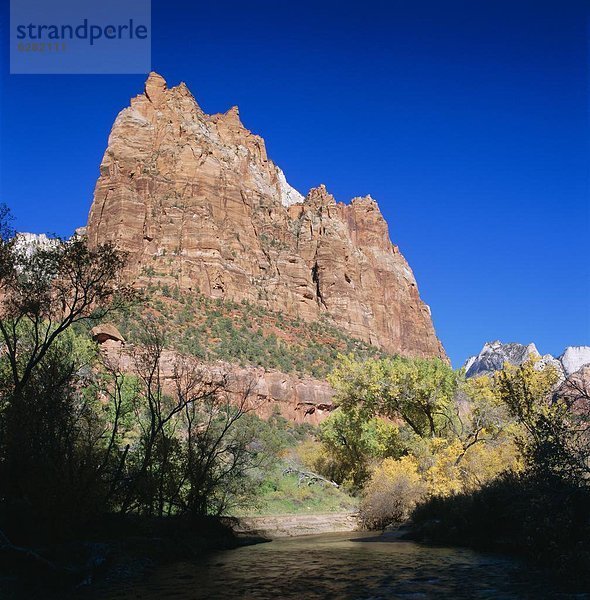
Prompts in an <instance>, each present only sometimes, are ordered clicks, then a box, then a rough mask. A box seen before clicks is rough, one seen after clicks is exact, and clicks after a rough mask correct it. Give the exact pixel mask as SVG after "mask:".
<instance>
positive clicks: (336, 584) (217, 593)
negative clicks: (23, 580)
mask: <svg viewBox="0 0 590 600" xmlns="http://www.w3.org/2000/svg"><path fill="white" fill-rule="evenodd" d="M361 538H362V539H361ZM108 597H109V598H118V599H125V600H127V599H129V600H130V599H135V600H136V599H140V598H141V599H146V600H152V599H153V600H156V599H160V598H177V599H179V600H189V599H191V600H192V599H205V598H206V599H208V600H209V599H211V600H212V599H217V598H219V599H226V598H227V599H232V598H240V599H244V600H247V599H256V600H265V599H271V598H272V599H276V598H281V599H283V598H284V599H287V600H288V599H297V600H307V599H315V598H322V599H323V598H343V599H351V600H355V599H358V600H360V599H363V600H381V599H384V600H385V599H388V600H389V599H396V598H400V599H418V598H452V599H462V598H470V599H471V598H476V599H477V598H494V599H497V598H531V599H532V598H534V599H538V598H572V597H574V596H571V595H568V594H565V593H559V591H558V590H557V589H556V588H555V587H553V586H552V585H550V584H549V582H548V580H547V579H546V577H545V576H544V575H543V573H541V572H540V571H538V570H535V569H531V568H530V567H529V566H527V565H526V564H524V563H522V562H520V561H518V560H515V559H513V558H510V557H503V556H496V555H490V554H482V553H477V552H473V551H470V550H467V549H457V548H431V547H427V546H422V545H419V544H415V543H412V542H400V541H383V538H378V537H374V538H371V539H367V538H366V534H330V535H321V536H306V537H303V538H291V539H285V540H277V541H274V542H271V543H268V544H260V545H257V546H249V547H245V548H239V549H237V550H229V551H225V552H220V553H217V554H215V555H213V556H210V557H209V558H207V559H206V560H204V561H202V562H201V563H199V564H194V563H177V564H174V565H168V566H166V567H162V568H160V569H158V570H156V571H155V572H154V573H152V575H151V576H149V577H147V578H146V579H145V580H144V581H142V582H140V583H137V584H134V585H129V584H127V585H123V586H121V588H120V589H118V590H110V592H109V596H108ZM575 597H576V598H582V597H584V596H580V595H577V596H575Z"/></svg>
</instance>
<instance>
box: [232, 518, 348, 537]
mask: <svg viewBox="0 0 590 600" xmlns="http://www.w3.org/2000/svg"><path fill="white" fill-rule="evenodd" d="M357 529H358V515H357V513H354V512H342V513H323V514H309V515H307V514H304V515H265V516H247V517H238V518H237V519H236V520H235V523H234V525H233V530H234V531H235V532H236V533H237V534H239V535H247V536H263V537H265V538H269V539H276V538H284V537H296V536H301V535H317V534H320V533H340V532H347V531H356V530H357Z"/></svg>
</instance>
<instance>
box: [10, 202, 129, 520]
mask: <svg viewBox="0 0 590 600" xmlns="http://www.w3.org/2000/svg"><path fill="white" fill-rule="evenodd" d="M8 216H9V213H8V212H6V211H5V210H4V209H2V210H0V340H1V342H2V346H3V353H2V356H1V357H0V396H1V400H0V500H1V501H2V503H3V504H4V506H5V508H6V507H10V508H7V510H6V512H5V514H7V515H12V517H13V518H12V521H13V523H14V524H15V521H16V520H18V519H20V518H22V519H27V518H28V519H31V522H32V521H33V520H34V518H36V519H41V520H44V521H45V522H54V523H56V526H57V524H59V523H63V522H65V521H68V520H69V521H72V522H73V521H76V517H77V516H80V515H82V514H87V513H89V512H92V510H93V508H92V505H93V504H95V502H96V501H98V498H99V497H102V493H101V492H99V491H98V488H99V487H100V485H101V484H100V483H99V478H98V477H97V475H96V468H97V466H98V460H99V459H98V455H97V454H96V448H97V439H98V438H99V437H100V432H99V430H98V429H97V427H98V425H99V424H98V419H97V418H96V414H95V412H94V411H93V409H92V406H91V404H92V399H91V398H90V397H89V396H88V395H85V394H84V393H83V388H84V386H85V385H86V384H87V381H86V380H87V379H88V375H89V372H90V366H89V365H90V363H91V361H92V360H93V351H92V349H91V348H90V347H89V344H88V340H87V339H86V338H81V337H80V336H78V335H77V334H76V332H75V331H74V329H75V327H74V326H76V325H80V326H81V325H83V324H84V323H91V322H93V321H96V320H97V319H99V318H100V317H102V316H104V315H105V314H108V313H109V312H110V311H112V310H115V309H116V308H117V307H118V306H119V304H120V302H121V301H122V300H121V298H123V297H125V296H128V289H127V288H125V287H124V286H121V285H120V284H119V275H120V273H121V270H122V268H123V264H124V257H123V256H122V255H120V254H119V253H118V252H117V251H116V250H115V249H114V248H113V247H112V246H111V245H104V246H99V247H97V248H95V249H89V248H88V247H87V245H86V242H85V240H83V239H81V238H73V239H71V240H59V239H56V240H52V241H50V243H49V244H47V245H45V246H37V247H27V246H26V245H25V244H23V242H22V240H19V238H18V237H14V236H12V237H11V236H10V233H7V232H8V228H7V219H8ZM11 511H12V512H11ZM25 514H26V515H27V516H25ZM16 515H20V516H19V517H16ZM49 515H51V517H49Z"/></svg>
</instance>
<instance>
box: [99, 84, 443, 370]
mask: <svg viewBox="0 0 590 600" xmlns="http://www.w3.org/2000/svg"><path fill="white" fill-rule="evenodd" d="M87 235H88V239H89V241H90V243H91V244H96V243H100V242H105V241H109V240H110V241H113V242H115V243H116V244H117V245H118V246H119V247H120V248H122V249H124V250H126V251H127V252H128V253H129V257H130V262H129V276H130V277H131V278H133V279H135V280H137V281H138V282H142V281H145V280H146V279H147V278H149V277H152V278H154V277H155V278H157V279H159V280H160V281H162V282H167V283H174V284H178V285H179V286H180V288H181V289H184V290H187V291H189V290H198V291H200V292H201V293H203V294H205V295H207V296H210V297H214V298H215V297H217V298H225V299H229V300H234V301H240V300H243V299H246V300H248V301H250V302H254V303H261V304H262V305H264V306H265V307H267V308H269V309H271V310H279V311H283V312H285V313H287V314H289V315H293V316H299V317H301V318H303V319H305V320H316V319H318V318H319V317H320V316H322V315H324V316H325V317H327V318H328V319H329V320H331V321H332V322H333V323H334V324H335V325H337V326H339V327H341V328H342V329H344V330H346V331H348V332H349V333H350V334H352V335H353V336H356V337H358V338H360V339H362V340H364V341H367V342H370V343H371V344H374V345H376V346H379V347H381V348H383V349H385V350H387V351H390V352H396V353H401V354H404V355H415V356H440V357H443V358H445V353H444V350H443V348H442V346H441V344H440V342H439V340H438V339H437V337H436V335H435V332H434V328H433V325H432V321H431V317H430V311H429V309H428V307H427V306H426V305H425V304H424V303H423V302H422V301H421V299H420V296H419V293H418V289H417V286H416V281H415V279H414V276H413V274H412V271H411V269H410V268H409V266H408V264H407V262H406V260H405V259H404V257H403V256H402V255H401V253H400V252H399V250H398V248H397V247H396V246H394V245H393V244H392V243H391V241H390V239H389V233H388V227H387V224H386V222H385V221H384V219H383V217H382V215H381V213H380V211H379V207H378V206H377V203H376V202H375V201H374V200H373V199H372V198H371V197H370V196H367V197H364V198H355V199H353V200H352V202H351V203H350V204H347V205H345V204H342V203H337V202H336V201H335V200H334V198H333V197H332V196H331V195H330V194H329V193H328V192H327V191H326V189H325V187H324V186H320V187H318V188H315V189H312V190H311V191H310V192H309V194H308V195H307V197H305V198H303V197H302V196H301V195H300V194H299V193H298V192H297V191H296V190H294V189H293V188H292V187H291V186H289V185H288V183H287V182H286V179H285V176H284V174H283V172H282V171H281V170H280V169H279V168H278V167H277V166H276V165H275V164H274V163H273V162H272V161H271V160H269V159H268V157H267V155H266V149H265V145H264V141H263V140H262V138H260V137H259V136H257V135H254V134H252V133H251V132H250V131H248V130H247V129H246V128H245V127H244V126H243V125H242V123H241V121H240V117H239V113H238V109H237V107H234V108H232V109H230V110H229V111H228V112H227V113H225V114H216V115H207V114H205V113H204V112H203V111H202V110H201V108H200V107H199V105H198V104H197V102H196V101H195V99H194V98H193V96H192V95H191V93H190V92H189V90H188V89H187V87H186V86H185V85H184V84H183V83H181V84H180V85H178V86H176V87H173V88H170V89H168V88H167V85H166V82H165V81H164V79H163V78H162V77H161V76H159V75H157V74H155V73H152V74H150V76H149V78H148V80H147V82H146V86H145V93H144V94H141V95H139V96H137V97H135V98H133V99H132V100H131V106H130V107H128V108H126V109H124V110H123V111H122V112H121V113H120V114H119V115H118V117H117V119H116V121H115V123H114V125H113V129H112V131H111V134H110V137H109V142H108V148H107V150H106V152H105V155H104V158H103V160H102V163H101V166H100V177H99V179H98V182H97V184H96V190H95V195H94V202H93V205H92V208H91V211H90V216H89V220H88V228H87Z"/></svg>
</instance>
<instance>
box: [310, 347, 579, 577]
mask: <svg viewBox="0 0 590 600" xmlns="http://www.w3.org/2000/svg"><path fill="white" fill-rule="evenodd" d="M330 381H331V383H332V384H333V386H334V387H335V388H336V390H337V402H338V404H339V408H338V409H337V410H336V411H335V412H334V413H333V414H332V415H331V416H330V417H329V419H328V420H326V421H325V422H324V423H322V426H321V431H320V440H321V445H320V446H319V448H318V451H317V454H316V456H315V457H314V458H313V461H312V463H313V466H314V467H315V468H316V469H317V470H319V471H320V472H323V473H324V474H326V475H328V476H330V477H332V478H334V480H335V481H338V482H340V483H342V484H343V485H344V486H348V487H349V488H350V489H352V490H355V491H356V492H357V493H358V494H359V495H360V498H361V504H360V516H361V519H362V522H363V523H364V525H365V526H366V527H369V528H374V529H380V528H383V527H385V526H387V525H389V524H392V523H400V522H403V521H405V520H408V519H410V518H412V519H413V521H414V533H415V535H416V536H418V537H419V538H420V539H424V540H431V541H436V542H439V543H447V544H465V545H471V546H479V547H486V548H495V549H504V550H506V549H508V550H511V551H517V552H520V553H523V554H525V555H527V556H529V557H531V558H533V559H535V560H539V561H541V562H543V564H545V565H548V566H552V567H555V568H556V569H557V570H560V571H562V572H563V573H567V574H569V575H571V574H572V573H575V574H576V576H577V577H578V575H579V573H582V572H583V573H588V572H589V571H588V567H590V543H589V542H588V540H589V539H590V536H589V533H590V487H589V475H590V429H589V425H590V411H589V407H590V395H589V390H588V389H587V388H586V387H584V386H583V385H581V384H580V382H577V383H576V384H575V385H574V384H573V383H572V382H570V381H566V382H565V383H563V382H561V385H560V386H559V387H557V385H556V384H557V383H558V382H559V374H558V372H557V371H556V370H555V369H554V368H553V367H551V366H541V365H540V364H537V363H536V362H535V360H534V359H533V360H530V361H528V362H526V363H525V364H523V365H522V366H519V367H515V366H510V365H505V367H504V369H503V370H501V371H499V372H497V373H496V374H495V375H493V376H491V377H480V378H477V379H470V380H465V378H464V376H463V373H462V372H461V371H453V370H452V369H451V368H450V367H449V366H448V365H446V364H445V363H443V362H442V361H438V360H423V359H405V358H386V359H369V360H367V361H357V360H355V359H353V358H344V359H343V360H342V361H341V363H340V366H339V367H338V368H337V369H335V370H334V371H333V373H332V375H331V376H330ZM570 384H571V386H573V387H571V390H570V392H571V391H572V390H573V392H575V393H566V392H567V390H568V389H569V388H568V385H570ZM580 577H581V576H580ZM580 577H578V579H577V580H580ZM586 583H588V581H586Z"/></svg>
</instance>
